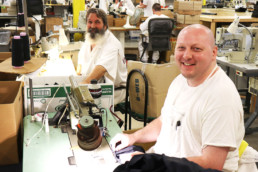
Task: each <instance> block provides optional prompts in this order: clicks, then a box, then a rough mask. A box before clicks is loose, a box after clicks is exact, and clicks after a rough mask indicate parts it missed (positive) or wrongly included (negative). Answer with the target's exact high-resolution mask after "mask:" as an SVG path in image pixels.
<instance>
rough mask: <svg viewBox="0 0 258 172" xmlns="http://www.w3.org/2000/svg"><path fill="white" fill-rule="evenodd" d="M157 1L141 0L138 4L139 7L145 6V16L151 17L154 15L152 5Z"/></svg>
mask: <svg viewBox="0 0 258 172" xmlns="http://www.w3.org/2000/svg"><path fill="white" fill-rule="evenodd" d="M154 3H155V1H154V0H143V1H140V4H139V5H138V8H143V12H144V17H150V16H152V14H153V12H152V5H153V4H154Z"/></svg>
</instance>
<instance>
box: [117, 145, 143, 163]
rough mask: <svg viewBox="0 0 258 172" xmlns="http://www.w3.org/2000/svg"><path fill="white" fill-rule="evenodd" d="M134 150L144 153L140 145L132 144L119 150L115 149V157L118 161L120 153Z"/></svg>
mask: <svg viewBox="0 0 258 172" xmlns="http://www.w3.org/2000/svg"><path fill="white" fill-rule="evenodd" d="M136 151H138V152H142V153H145V150H144V149H143V148H142V147H141V146H136V145H133V146H128V147H126V148H124V149H121V150H119V151H115V158H116V160H117V161H118V162H121V161H120V155H122V154H125V153H133V152H136Z"/></svg>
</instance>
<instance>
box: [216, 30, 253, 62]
mask: <svg viewBox="0 0 258 172" xmlns="http://www.w3.org/2000/svg"><path fill="white" fill-rule="evenodd" d="M247 29H248V30H249V31H250V32H251V34H252V36H251V35H250V32H249V31H248V30H247ZM226 30H227V28H224V27H221V28H217V29H216V45H217V46H218V56H225V57H226V59H227V60H228V61H229V62H232V63H255V61H257V60H256V56H257V52H258V46H257V44H258V28H256V27H247V28H244V27H240V28H239V29H238V31H239V32H238V33H236V34H231V33H227V31H226ZM250 48H251V50H250Z"/></svg>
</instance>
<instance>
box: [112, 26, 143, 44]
mask: <svg viewBox="0 0 258 172" xmlns="http://www.w3.org/2000/svg"><path fill="white" fill-rule="evenodd" d="M108 29H109V30H110V31H111V32H112V33H113V34H114V35H115V36H116V38H117V39H118V40H119V41H120V42H121V44H122V47H123V48H125V32H127V31H132V30H140V28H139V27H135V28H124V27H109V28H108Z"/></svg>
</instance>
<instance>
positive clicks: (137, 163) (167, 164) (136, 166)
mask: <svg viewBox="0 0 258 172" xmlns="http://www.w3.org/2000/svg"><path fill="white" fill-rule="evenodd" d="M114 172H219V171H218V170H213V169H204V168H202V167H200V166H199V165H198V164H196V163H194V162H191V161H188V160H187V159H185V158H174V157H168V156H166V155H159V154H142V155H135V156H133V158H132V159H131V161H127V162H126V163H125V164H121V165H119V166H118V167H117V168H116V169H115V170H114Z"/></svg>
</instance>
